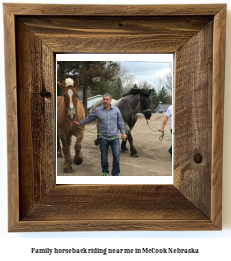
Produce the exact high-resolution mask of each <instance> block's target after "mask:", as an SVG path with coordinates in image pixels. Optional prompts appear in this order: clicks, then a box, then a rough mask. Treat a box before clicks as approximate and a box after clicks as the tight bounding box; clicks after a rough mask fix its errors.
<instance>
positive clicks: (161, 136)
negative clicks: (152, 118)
mask: <svg viewBox="0 0 231 261" xmlns="http://www.w3.org/2000/svg"><path fill="white" fill-rule="evenodd" d="M146 121H147V125H148V127H149V129H150V130H151V131H153V132H157V131H160V132H162V133H161V135H160V137H159V140H160V141H162V140H163V138H164V131H161V130H153V129H152V128H151V127H150V126H149V123H148V120H146Z"/></svg>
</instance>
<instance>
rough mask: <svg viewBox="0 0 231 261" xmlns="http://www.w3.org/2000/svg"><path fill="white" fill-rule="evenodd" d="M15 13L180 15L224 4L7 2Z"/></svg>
mask: <svg viewBox="0 0 231 261" xmlns="http://www.w3.org/2000/svg"><path fill="white" fill-rule="evenodd" d="M4 5H5V6H6V7H7V8H9V9H10V10H11V11H12V12H13V13H14V14H15V15H31V14H33V15H39V16H43V15H60V16H70V15H78V16H165V15H167V16H180V15H187V16H192V15H200V16H206V15H212V16H214V15H216V14H217V13H218V12H219V11H220V10H221V9H222V8H223V7H224V4H194V5H193V4H191V5H188V4H186V5H176V4H175V5H174V4H173V5H60V4H57V5H55V4H15V3H5V4H4Z"/></svg>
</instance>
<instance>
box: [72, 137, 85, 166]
mask: <svg viewBox="0 0 231 261" xmlns="http://www.w3.org/2000/svg"><path fill="white" fill-rule="evenodd" d="M82 139H83V132H79V133H78V134H77V138H76V143H75V147H74V148H75V157H74V163H75V164H76V165H80V164H81V163H82V162H83V153H82V151H81V142H82Z"/></svg>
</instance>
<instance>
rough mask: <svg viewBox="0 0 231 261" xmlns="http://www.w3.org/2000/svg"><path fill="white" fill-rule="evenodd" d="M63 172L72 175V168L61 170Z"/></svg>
mask: <svg viewBox="0 0 231 261" xmlns="http://www.w3.org/2000/svg"><path fill="white" fill-rule="evenodd" d="M63 171H64V173H72V172H73V169H72V167H70V168H66V169H63Z"/></svg>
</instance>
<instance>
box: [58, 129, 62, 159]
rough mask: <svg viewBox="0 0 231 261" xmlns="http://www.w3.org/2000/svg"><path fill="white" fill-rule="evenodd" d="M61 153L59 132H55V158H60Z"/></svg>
mask: <svg viewBox="0 0 231 261" xmlns="http://www.w3.org/2000/svg"><path fill="white" fill-rule="evenodd" d="M62 157H63V154H62V150H61V146H60V139H59V133H57V158H62Z"/></svg>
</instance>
